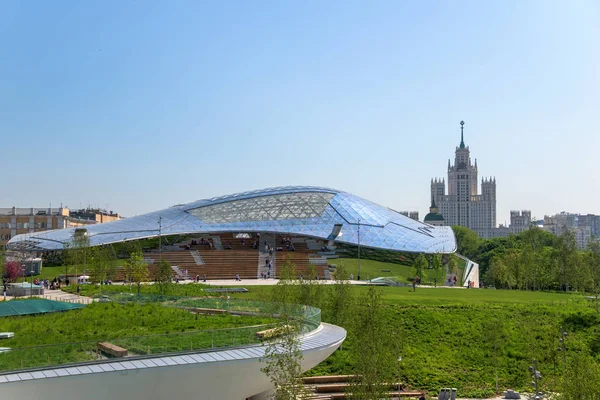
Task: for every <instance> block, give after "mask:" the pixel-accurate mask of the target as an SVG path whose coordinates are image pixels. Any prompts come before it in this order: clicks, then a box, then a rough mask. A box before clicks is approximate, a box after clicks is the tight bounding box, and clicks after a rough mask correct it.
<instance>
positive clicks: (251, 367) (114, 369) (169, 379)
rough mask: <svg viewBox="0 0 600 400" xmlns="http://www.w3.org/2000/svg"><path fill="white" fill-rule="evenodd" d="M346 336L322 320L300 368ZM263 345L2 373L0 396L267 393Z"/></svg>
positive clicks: (145, 397) (151, 399)
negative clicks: (263, 369) (261, 359)
mask: <svg viewBox="0 0 600 400" xmlns="http://www.w3.org/2000/svg"><path fill="white" fill-rule="evenodd" d="M345 338H346V331H345V330H344V329H342V328H340V327H337V326H335V325H330V324H325V323H322V324H320V326H319V327H318V328H317V329H316V330H314V331H312V332H309V333H307V334H305V335H303V336H302V337H301V338H300V349H301V351H302V356H303V360H302V370H303V371H306V370H309V369H310V368H313V367H314V366H316V365H317V364H319V363H320V362H321V361H323V360H325V359H326V358H327V357H329V356H330V355H331V354H332V353H333V352H334V351H335V350H336V349H337V348H338V347H339V346H340V345H341V344H342V342H343V341H344V339H345ZM265 349H266V347H265V346H264V345H251V346H244V347H238V348H229V349H222V350H214V351H206V352H194V351H191V352H186V353H178V354H166V355H150V356H137V357H127V358H121V359H118V358H113V359H106V360H102V361H95V362H86V363H77V364H71V365H68V366H63V367H45V368H36V369H30V370H24V371H20V372H12V373H0V393H1V394H2V400H23V399H44V400H72V399H73V400H74V399H83V398H84V399H89V400H105V399H128V400H164V399H171V398H177V399H207V400H208V399H245V398H248V397H251V396H255V395H258V396H256V397H255V398H257V399H258V398H260V399H262V398H265V399H266V398H267V397H265V396H260V394H261V393H268V392H270V391H271V390H272V387H273V386H272V384H271V382H270V380H269V378H268V377H267V375H265V374H264V372H262V371H261V368H262V367H263V366H264V364H263V363H262V362H261V361H260V358H261V357H263V356H264V355H265ZM253 398H254V397H253Z"/></svg>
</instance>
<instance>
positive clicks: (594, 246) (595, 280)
mask: <svg viewBox="0 0 600 400" xmlns="http://www.w3.org/2000/svg"><path fill="white" fill-rule="evenodd" d="M587 263H588V271H589V275H588V276H589V281H590V289H591V290H592V292H593V293H594V296H595V297H596V313H598V297H599V296H600V242H598V241H596V240H593V241H591V242H590V245H589V249H588V255H587Z"/></svg>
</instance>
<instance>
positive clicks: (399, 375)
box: [398, 356, 402, 392]
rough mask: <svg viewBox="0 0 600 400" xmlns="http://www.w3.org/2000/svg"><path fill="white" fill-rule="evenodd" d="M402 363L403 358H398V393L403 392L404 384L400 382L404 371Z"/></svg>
mask: <svg viewBox="0 0 600 400" xmlns="http://www.w3.org/2000/svg"><path fill="white" fill-rule="evenodd" d="M401 361H402V356H398V392H400V391H402V383H401V382H400V377H401V376H402V369H400V362H401Z"/></svg>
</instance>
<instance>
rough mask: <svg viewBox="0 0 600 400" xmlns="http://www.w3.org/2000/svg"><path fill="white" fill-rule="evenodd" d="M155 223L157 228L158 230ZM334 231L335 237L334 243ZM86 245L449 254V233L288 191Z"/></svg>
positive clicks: (209, 206)
mask: <svg viewBox="0 0 600 400" xmlns="http://www.w3.org/2000/svg"><path fill="white" fill-rule="evenodd" d="M159 220H160V221H161V224H160V226H159ZM336 225H338V226H339V225H341V230H340V231H339V233H338V234H337V235H335V236H334V232H336V231H335V230H334V228H335V226H336ZM86 229H87V230H88V237H89V240H90V244H91V245H101V244H108V243H115V242H121V241H124V240H135V239H142V238H147V237H154V236H157V235H159V233H160V234H161V235H173V234H188V233H191V234H193V233H212V234H218V233H226V232H227V233H230V232H231V233H242V232H248V233H252V232H265V233H274V234H290V235H299V236H307V237H311V238H316V239H322V240H333V241H335V242H340V243H347V244H354V245H357V244H359V243H360V245H361V246H365V247H372V248H379V249H386V250H397V251H408V252H425V253H451V252H454V251H455V250H456V241H455V238H454V234H453V232H452V229H451V228H450V227H433V226H431V225H428V224H425V223H422V222H418V221H414V220H412V219H410V218H408V217H406V216H404V215H402V214H400V213H398V212H396V211H394V210H392V209H389V208H386V207H383V206H380V205H378V204H375V203H373V202H371V201H368V200H365V199H363V198H360V197H358V196H354V195H352V194H350V193H345V192H341V191H336V190H333V189H328V188H320V187H306V186H289V187H280V188H271V189H265V190H257V191H252V192H244V193H238V194H234V195H229V196H221V197H214V198H211V199H205V200H199V201H196V202H193V203H189V204H182V205H177V206H174V207H170V208H167V209H164V210H160V211H155V212H152V213H149V214H144V215H140V216H136V217H132V218H126V219H123V220H119V221H114V222H108V223H104V224H97V225H89V226H87V227H86ZM73 233H74V228H69V229H61V230H54V231H45V232H39V233H31V234H22V235H18V236H15V237H14V238H13V239H12V240H11V241H10V242H9V243H8V245H7V246H8V247H9V248H13V249H21V250H28V249H29V250H54V249H61V248H63V245H64V244H65V243H68V242H70V241H72V237H73Z"/></svg>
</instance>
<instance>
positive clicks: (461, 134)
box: [460, 121, 465, 149]
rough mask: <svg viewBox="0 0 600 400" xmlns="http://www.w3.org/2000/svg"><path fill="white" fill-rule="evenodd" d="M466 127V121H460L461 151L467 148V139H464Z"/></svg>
mask: <svg viewBox="0 0 600 400" xmlns="http://www.w3.org/2000/svg"><path fill="white" fill-rule="evenodd" d="M464 126H465V121H460V148H461V149H464V148H465V139H464V135H463V128H464Z"/></svg>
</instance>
